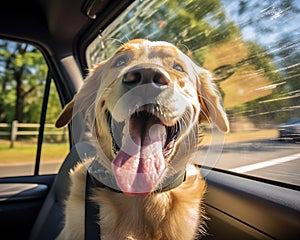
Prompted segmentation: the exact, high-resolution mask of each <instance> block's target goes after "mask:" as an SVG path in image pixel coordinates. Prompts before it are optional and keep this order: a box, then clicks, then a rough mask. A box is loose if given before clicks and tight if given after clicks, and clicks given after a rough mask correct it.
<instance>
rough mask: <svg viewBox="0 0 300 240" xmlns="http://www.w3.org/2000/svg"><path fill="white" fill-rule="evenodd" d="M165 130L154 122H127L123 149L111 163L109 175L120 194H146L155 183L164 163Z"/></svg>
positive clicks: (163, 167) (132, 120)
mask: <svg viewBox="0 0 300 240" xmlns="http://www.w3.org/2000/svg"><path fill="white" fill-rule="evenodd" d="M165 140H166V128H165V127H164V126H163V125H162V124H161V123H160V122H159V120H157V119H151V120H147V121H146V122H145V121H143V120H141V119H140V120H138V119H131V120H130V121H129V131H128V128H127V130H126V131H125V133H124V138H123V141H122V142H123V143H122V144H123V145H122V147H121V150H120V151H119V153H118V155H117V156H116V158H115V159H114V160H113V162H112V165H113V171H114V175H115V178H116V181H117V183H118V186H119V188H120V189H121V191H122V192H124V193H126V194H128V195H146V194H149V193H150V192H151V191H152V190H153V189H154V188H155V186H156V184H157V182H158V181H159V179H160V177H161V175H162V173H163V170H164V169H165V161H164V157H163V154H162V149H163V144H164V143H165Z"/></svg>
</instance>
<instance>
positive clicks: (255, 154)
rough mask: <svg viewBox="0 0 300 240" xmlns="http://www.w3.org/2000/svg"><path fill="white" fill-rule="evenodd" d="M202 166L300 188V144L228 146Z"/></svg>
mask: <svg viewBox="0 0 300 240" xmlns="http://www.w3.org/2000/svg"><path fill="white" fill-rule="evenodd" d="M217 150H218V151H220V150H219V149H217ZM205 151H207V149H204V150H203V153H204V152H205ZM210 157H212V158H218V160H217V161H212V160H211V159H209V158H210ZM200 159H201V157H200ZM199 164H202V165H206V166H208V167H215V168H220V169H226V170H230V171H233V172H237V173H241V174H249V175H252V176H256V177H262V178H267V179H271V180H275V181H280V182H285V183H289V184H293V185H298V186H300V144H299V143H289V142H282V141H278V140H261V141H252V142H243V143H237V144H235V143H233V144H228V145H226V144H225V145H224V146H223V149H222V152H221V154H220V153H219V152H218V153H217V154H214V152H213V151H212V153H209V154H207V155H206V156H205V159H203V158H202V159H201V160H200V161H199Z"/></svg>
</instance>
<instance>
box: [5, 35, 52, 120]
mask: <svg viewBox="0 0 300 240" xmlns="http://www.w3.org/2000/svg"><path fill="white" fill-rule="evenodd" d="M0 56H1V57H0V84H1V88H0V121H1V122H11V121H12V120H18V121H19V122H38V121H39V116H40V110H41V102H42V101H41V100H42V99H43V94H44V93H43V90H44V85H45V79H46V74H47V64H46V63H45V60H44V58H43V55H42V54H41V53H40V52H39V51H38V50H37V49H36V48H34V47H33V46H31V45H28V44H24V43H17V42H12V41H3V40H1V41H0Z"/></svg>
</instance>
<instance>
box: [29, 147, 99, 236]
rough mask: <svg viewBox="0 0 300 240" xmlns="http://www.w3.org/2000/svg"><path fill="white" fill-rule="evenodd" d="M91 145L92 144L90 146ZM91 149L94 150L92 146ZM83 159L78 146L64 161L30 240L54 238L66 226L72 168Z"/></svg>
mask: <svg viewBox="0 0 300 240" xmlns="http://www.w3.org/2000/svg"><path fill="white" fill-rule="evenodd" d="M90 147H91V146H90ZM91 150H92V151H94V150H93V149H92V147H91ZM80 161H81V158H80V157H79V155H78V153H77V150H76V146H73V147H72V149H71V151H70V153H69V154H68V155H67V157H66V159H65V161H64V162H63V164H62V166H61V168H60V170H59V172H58V173H57V176H56V177H55V179H54V182H53V184H52V186H51V189H50V191H49V193H48V195H47V197H46V199H45V201H44V204H43V206H42V207H41V210H40V212H39V214H38V217H37V219H36V221H35V223H34V226H33V228H32V231H31V234H30V237H29V239H30V240H41V239H43V240H53V239H55V238H56V237H57V236H58V234H59V233H60V231H61V230H62V228H63V226H64V203H65V200H66V198H67V196H68V194H69V187H70V177H69V172H70V170H71V169H72V168H73V167H74V166H75V165H76V164H77V163H78V162H80Z"/></svg>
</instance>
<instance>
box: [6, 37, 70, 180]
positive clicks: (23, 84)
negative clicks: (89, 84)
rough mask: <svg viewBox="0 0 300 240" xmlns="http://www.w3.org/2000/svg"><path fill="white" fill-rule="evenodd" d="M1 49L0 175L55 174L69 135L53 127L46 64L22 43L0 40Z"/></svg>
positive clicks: (52, 91)
mask: <svg viewBox="0 0 300 240" xmlns="http://www.w3.org/2000/svg"><path fill="white" fill-rule="evenodd" d="M0 51H1V54H0V56H1V57H0V166H1V167H0V177H8V176H25V175H34V174H50V173H56V172H57V171H58V168H59V166H60V165H61V162H62V160H63V159H64V157H65V156H66V154H67V152H68V149H69V147H68V133H67V129H66V128H64V129H60V130H57V129H55V128H54V122H55V119H56V117H57V116H58V114H59V112H60V110H61V104H60V101H59V97H58V93H57V91H56V88H55V84H54V81H53V79H52V77H51V76H50V75H47V74H48V73H49V72H48V66H47V64H46V61H45V59H44V57H43V55H42V53H41V52H40V51H39V50H38V49H37V48H36V47H34V46H32V45H30V44H27V43H22V42H14V41H8V40H0ZM46 86H49V88H47V87H46ZM48 90H49V96H48V98H46V96H47V95H48V93H47V92H48ZM43 102H44V103H45V106H46V107H47V109H46V112H43V111H42V107H43ZM41 117H43V118H45V125H44V127H43V128H44V131H43V138H41V136H42V135H41V134H40V130H41V126H42V125H41V123H43V122H44V121H41V119H43V118H41ZM39 138H40V140H39ZM41 139H42V141H41ZM38 141H41V143H42V144H41V143H40V144H39V143H38ZM40 147H41V148H40Z"/></svg>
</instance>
